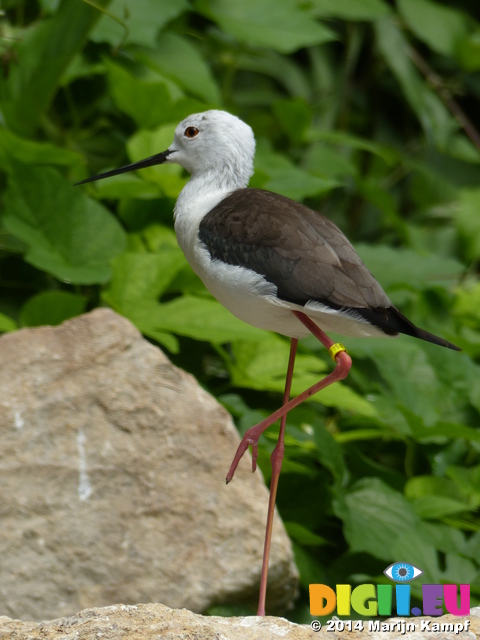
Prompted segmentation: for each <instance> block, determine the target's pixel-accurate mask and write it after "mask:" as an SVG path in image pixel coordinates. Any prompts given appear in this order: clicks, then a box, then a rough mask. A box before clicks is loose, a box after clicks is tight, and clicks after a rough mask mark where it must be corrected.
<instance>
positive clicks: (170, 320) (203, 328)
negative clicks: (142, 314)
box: [152, 296, 265, 344]
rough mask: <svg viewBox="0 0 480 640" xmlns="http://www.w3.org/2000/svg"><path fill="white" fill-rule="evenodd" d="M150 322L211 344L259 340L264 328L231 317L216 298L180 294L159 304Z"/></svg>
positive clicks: (158, 326) (262, 335) (163, 328)
mask: <svg viewBox="0 0 480 640" xmlns="http://www.w3.org/2000/svg"><path fill="white" fill-rule="evenodd" d="M152 323H155V326H156V327H157V328H158V329H162V330H164V331H171V332H172V333H177V334H178V335H182V336H188V337H189V338H194V339H195V340H206V341H208V342H212V343H213V344H222V343H225V342H232V341H234V340H253V341H260V340H261V339H262V338H263V337H264V336H265V332H263V331H261V330H260V329H256V328H255V327H252V326H250V325H249V324H246V323H245V322H242V321H241V320H238V318H235V316H233V315H232V314H231V313H230V312H229V311H227V309H225V307H223V306H222V305H221V304H220V303H219V302H217V301H216V300H212V299H209V298H199V297H194V296H182V297H181V298H176V299H175V300H172V301H171V302H166V303H164V304H162V305H160V306H159V308H158V310H157V313H156V314H155V318H152Z"/></svg>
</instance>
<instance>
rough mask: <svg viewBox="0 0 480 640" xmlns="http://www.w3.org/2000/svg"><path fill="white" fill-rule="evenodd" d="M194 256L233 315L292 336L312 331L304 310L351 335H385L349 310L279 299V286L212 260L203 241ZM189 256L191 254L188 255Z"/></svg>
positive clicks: (198, 270)
mask: <svg viewBox="0 0 480 640" xmlns="http://www.w3.org/2000/svg"><path fill="white" fill-rule="evenodd" d="M194 254H195V257H194V259H193V260H191V264H192V267H193V269H194V271H195V272H196V273H197V275H198V276H199V277H200V278H201V280H202V281H203V283H204V284H205V286H206V287H207V289H208V290H209V291H210V292H211V293H212V294H213V295H214V296H215V298H216V299H217V300H218V301H219V302H220V303H221V304H222V305H223V306H224V307H226V308H227V309H228V310H229V311H230V312H231V313H233V315H235V316H236V317H237V318H239V319H240V320H243V321H244V322H247V323H248V324H251V325H253V326H254V327H258V328H259V329H266V330H268V331H275V332H276V333H280V334H282V335H285V336H289V337H292V338H303V337H306V336H308V335H310V332H309V331H308V329H307V328H306V327H305V326H304V325H303V324H302V323H301V322H300V320H298V318H297V317H295V315H294V314H293V313H292V310H295V311H302V312H303V313H305V314H306V315H308V316H309V318H311V319H312V320H313V321H314V322H315V324H317V326H318V327H320V329H322V330H323V331H325V332H326V333H328V332H329V331H333V332H335V333H340V334H342V335H347V336H358V337H361V336H385V333H384V332H383V331H381V330H380V329H377V328H376V327H374V326H372V325H371V324H370V323H368V322H365V321H364V320H363V319H358V318H354V317H352V316H351V315H348V314H347V313H344V312H341V311H335V310H333V309H329V308H328V307H326V306H325V305H321V304H319V303H307V304H306V305H305V306H302V305H297V304H293V303H290V302H285V301H283V300H279V299H278V298H277V297H276V293H277V288H276V287H275V285H273V284H272V283H270V282H267V280H266V279H265V278H264V277H263V276H260V275H259V274H257V273H254V272H253V271H250V270H249V269H246V268H244V267H236V266H233V265H229V264H226V263H224V262H222V261H220V260H212V259H211V257H210V254H209V252H208V251H207V250H206V249H205V248H204V247H203V246H202V245H201V244H199V243H197V245H196V247H195V250H194ZM187 258H189V256H187Z"/></svg>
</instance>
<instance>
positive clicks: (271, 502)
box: [257, 338, 298, 616]
mask: <svg viewBox="0 0 480 640" xmlns="http://www.w3.org/2000/svg"><path fill="white" fill-rule="evenodd" d="M297 344H298V340H297V338H292V340H291V342H290V356H289V359H288V368H287V376H286V378H285V391H284V393H283V404H284V405H285V404H287V402H288V400H289V398H290V389H291V387H292V377H293V367H294V365H295V355H296V353H297ZM286 423H287V414H286V413H284V414H283V416H282V419H281V420H280V431H279V433H278V441H277V444H276V445H275V449H274V450H273V451H272V455H271V457H270V461H271V464H272V479H271V481H270V496H269V499H268V512H267V526H266V529H265V544H264V547H263V562H262V575H261V578H260V596H259V599H258V609H257V616H264V615H265V599H266V595H267V576H268V561H269V559H270V544H271V541H272V530H273V516H274V514H275V500H276V497H277V487H278V479H279V477H280V471H281V469H282V460H283V452H284V448H285V447H284V440H285V425H286Z"/></svg>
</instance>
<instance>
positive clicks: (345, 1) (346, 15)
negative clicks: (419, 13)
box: [311, 0, 391, 20]
mask: <svg viewBox="0 0 480 640" xmlns="http://www.w3.org/2000/svg"><path fill="white" fill-rule="evenodd" d="M311 5H312V9H311V11H312V14H313V15H315V16H317V17H319V18H329V17H331V18H341V19H342V20H377V19H378V18H381V17H382V16H384V15H385V14H387V13H390V12H391V9H390V7H389V6H388V5H387V4H386V3H385V2H383V0H312V1H311Z"/></svg>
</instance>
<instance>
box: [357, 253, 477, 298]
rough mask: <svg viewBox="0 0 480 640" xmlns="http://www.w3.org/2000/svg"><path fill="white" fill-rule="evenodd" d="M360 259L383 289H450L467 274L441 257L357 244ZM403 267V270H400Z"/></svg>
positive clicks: (456, 262) (453, 261)
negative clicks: (437, 287) (441, 287)
mask: <svg viewBox="0 0 480 640" xmlns="http://www.w3.org/2000/svg"><path fill="white" fill-rule="evenodd" d="M355 249H356V250H357V252H358V254H359V256H360V257H361V258H362V260H363V261H364V262H365V264H366V265H367V267H368V268H369V269H370V271H372V273H376V274H378V279H379V281H380V283H381V285H382V287H383V288H384V289H386V290H387V291H388V290H389V289H394V288H395V289H397V288H399V287H407V288H409V289H417V290H418V291H423V290H424V289H428V288H431V287H435V286H438V285H441V286H444V287H450V286H452V284H454V283H456V282H457V281H458V279H459V278H460V276H461V275H462V274H463V272H464V271H465V267H464V266H463V265H462V264H461V263H460V262H458V260H455V259H454V258H447V257H445V256H441V255H438V254H428V255H422V254H420V253H418V252H417V251H413V250H412V249H404V248H401V247H395V248H393V247H389V246H388V245H385V244H384V245H379V246H374V245H367V244H362V243H357V244H356V246H355ZM399 265H401V269H399Z"/></svg>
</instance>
